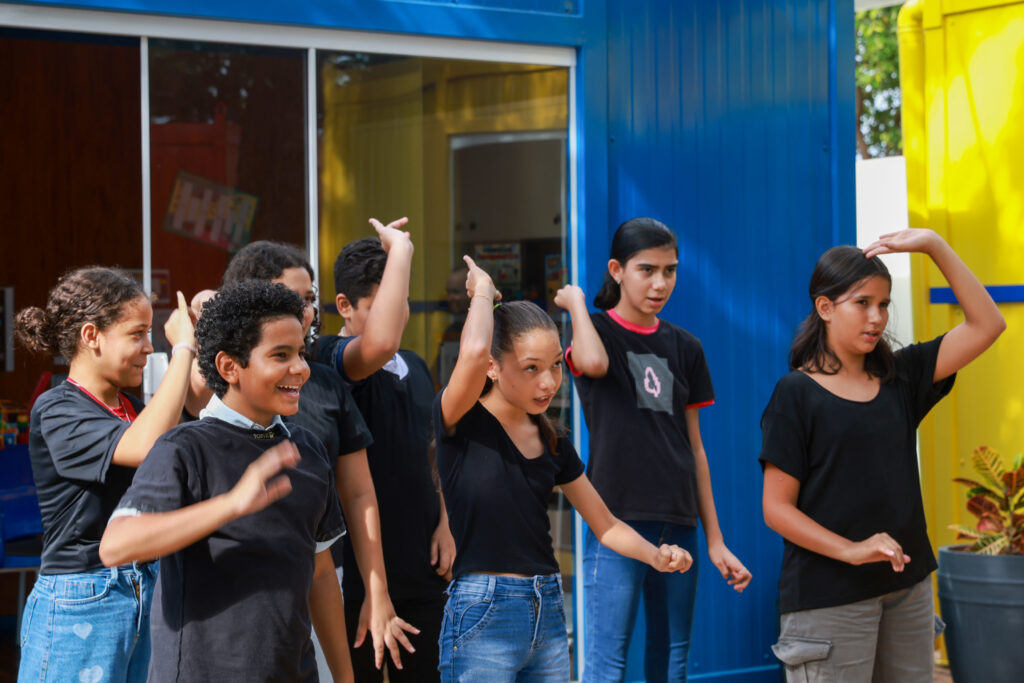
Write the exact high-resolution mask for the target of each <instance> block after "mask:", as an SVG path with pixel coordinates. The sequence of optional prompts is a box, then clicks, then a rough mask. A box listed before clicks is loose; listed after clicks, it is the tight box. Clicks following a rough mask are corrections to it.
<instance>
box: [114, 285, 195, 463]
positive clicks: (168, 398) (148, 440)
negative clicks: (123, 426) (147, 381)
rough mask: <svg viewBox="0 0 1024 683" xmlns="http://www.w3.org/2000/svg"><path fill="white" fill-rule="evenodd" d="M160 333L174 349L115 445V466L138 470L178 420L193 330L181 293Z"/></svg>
mask: <svg viewBox="0 0 1024 683" xmlns="http://www.w3.org/2000/svg"><path fill="white" fill-rule="evenodd" d="M164 334H166V335H167V341H169V342H170V343H171V344H172V345H173V348H174V349H177V350H176V351H175V350H172V351H171V361H170V363H169V364H168V366H167V372H166V374H164V378H163V380H162V381H161V382H160V387H159V388H158V389H157V391H156V394H154V395H153V398H152V400H150V402H149V404H148V405H147V406H146V407H145V408H144V409H143V410H142V412H140V413H139V416H138V417H137V418H135V421H134V422H132V424H131V426H130V427H128V429H127V430H125V433H124V434H123V435H122V436H121V440H120V441H118V442H117V448H116V449H115V450H114V457H113V463H114V464H115V465H124V466H126V467H138V466H139V464H140V463H141V462H142V461H143V460H145V458H146V455H147V454H148V453H149V449H150V448H152V447H153V444H154V443H156V440H157V439H159V438H160V437H161V436H162V435H163V433H164V432H166V431H167V430H168V429H170V428H171V427H173V426H175V425H176V424H178V421H179V420H180V419H181V409H182V407H184V405H185V394H186V393H187V392H188V387H189V375H190V374H191V372H192V359H193V358H194V357H195V347H196V337H195V327H194V326H193V324H192V317H191V315H190V314H189V307H188V305H187V304H186V303H185V297H184V295H183V294H182V293H181V292H178V308H177V309H176V310H175V311H173V312H172V313H171V317H170V318H168V319H167V323H166V324H164Z"/></svg>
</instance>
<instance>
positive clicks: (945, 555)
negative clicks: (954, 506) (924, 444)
mask: <svg viewBox="0 0 1024 683" xmlns="http://www.w3.org/2000/svg"><path fill="white" fill-rule="evenodd" d="M971 464H972V465H973V468H974V472H975V474H976V476H975V478H974V479H966V478H956V479H954V481H956V482H957V483H960V484H964V485H966V486H968V487H970V488H969V489H968V491H967V511H968V512H969V513H971V514H972V515H974V516H975V517H976V518H977V520H978V521H977V524H976V525H975V526H967V525H960V524H953V525H950V527H949V528H950V529H952V530H954V531H956V532H957V536H958V538H959V539H962V540H968V541H970V542H971V543H970V544H969V545H958V546H945V547H942V548H939V572H938V578H939V604H940V605H941V607H942V617H943V619H945V621H946V632H945V636H946V650H947V652H948V653H949V665H950V671H951V673H952V674H953V680H954V681H956V682H957V683H971V682H972V681H979V682H981V681H984V682H985V683H991V682H994V681H1019V680H1024V455H1018V456H1017V457H1016V458H1015V459H1014V462H1013V466H1012V467H1010V468H1007V467H1006V465H1005V463H1004V462H1003V459H1002V457H1001V456H1000V455H999V453H997V452H996V451H995V450H993V449H991V448H989V447H988V446H981V447H979V448H976V449H975V450H974V452H973V453H971Z"/></svg>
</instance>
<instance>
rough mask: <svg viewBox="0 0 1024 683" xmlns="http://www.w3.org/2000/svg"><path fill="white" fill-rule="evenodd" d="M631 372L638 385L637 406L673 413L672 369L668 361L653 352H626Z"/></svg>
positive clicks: (636, 385)
mask: <svg viewBox="0 0 1024 683" xmlns="http://www.w3.org/2000/svg"><path fill="white" fill-rule="evenodd" d="M626 360H627V361H628V363H629V374H630V375H631V376H632V377H633V383H634V385H635V387H636V407H637V408H646V409H647V410H656V411H659V412H663V413H668V414H669V415H671V414H672V380H673V377H672V371H671V370H669V368H668V361H667V360H665V359H664V358H661V357H659V356H655V355H654V354H653V353H633V352H632V351H627V352H626Z"/></svg>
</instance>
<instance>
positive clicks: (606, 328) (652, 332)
mask: <svg viewBox="0 0 1024 683" xmlns="http://www.w3.org/2000/svg"><path fill="white" fill-rule="evenodd" d="M590 319H591V321H592V322H593V323H594V328H595V329H596V330H597V333H598V335H600V337H601V341H602V342H603V343H604V347H605V350H606V351H607V353H608V371H607V373H606V374H605V376H604V377H600V378H591V377H587V376H585V375H581V374H579V373H577V372H576V371H575V369H574V368H573V366H572V355H571V353H572V347H571V346H570V348H569V350H568V351H567V352H566V358H567V360H568V361H569V368H570V370H572V371H573V375H574V379H573V381H574V382H575V383H576V389H577V391H579V394H580V405H581V407H582V408H583V416H584V418H586V421H587V429H588V430H590V460H589V461H588V462H587V474H588V475H589V476H590V480H591V481H592V482H593V484H594V488H595V489H597V492H598V493H600V494H601V497H602V498H603V499H604V501H605V503H607V505H608V508H609V509H610V510H611V511H612V513H613V514H614V515H615V516H616V517H618V518H619V519H625V520H636V521H653V522H667V523H670V524H681V525H685V526H696V524H697V519H698V509H697V470H696V461H695V459H694V455H693V449H692V447H691V445H690V434H689V430H688V429H687V426H686V410H687V409H688V408H695V407H697V408H699V407H703V406H707V405H710V404H712V403H714V400H715V391H714V388H713V387H712V385H711V373H710V371H709V370H708V364H707V361H706V359H705V358H704V349H703V347H702V346H701V343H700V340H698V339H697V338H696V337H695V336H693V335H692V334H690V333H689V332H687V331H686V330H684V329H683V328H681V327H677V326H676V325H673V324H672V323H670V322H667V321H665V320H658V321H657V322H656V323H655V324H654V325H651V326H640V325H635V324H633V323H630V322H628V321H626V320H624V319H623V318H622V317H621V316H619V315H618V314H617V313H615V311H614V310H610V311H605V312H601V313H594V314H592V315H591V316H590ZM624 424H628V425H629V429H623V428H622V427H623V425H624Z"/></svg>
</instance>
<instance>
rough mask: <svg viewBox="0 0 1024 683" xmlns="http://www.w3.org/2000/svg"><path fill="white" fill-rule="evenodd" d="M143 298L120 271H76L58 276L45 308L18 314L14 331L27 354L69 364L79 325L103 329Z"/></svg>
mask: <svg viewBox="0 0 1024 683" xmlns="http://www.w3.org/2000/svg"><path fill="white" fill-rule="evenodd" d="M145 296H146V293H145V292H144V291H142V287H141V285H139V283H138V281H136V280H135V278H133V277H131V276H130V275H127V274H126V273H124V272H122V271H120V270H116V269H114V268H104V267H102V266H88V267H85V268H79V269H77V270H72V271H69V272H67V273H65V274H64V275H62V276H61V278H60V280H58V281H57V284H56V285H55V286H54V288H53V289H51V290H50V293H49V296H48V297H47V300H46V308H45V309H44V308H39V307H38V306H29V307H28V308H24V309H22V310H21V311H19V312H18V317H17V319H16V320H15V323H14V330H15V333H16V335H17V338H18V341H19V342H21V343H22V345H24V346H25V348H27V349H29V350H30V351H34V352H36V353H48V354H51V355H55V354H59V355H61V356H63V357H64V358H65V359H67V360H68V361H70V360H71V359H72V358H74V357H75V354H76V353H77V352H78V343H79V340H80V338H81V332H82V326H83V325H85V324H86V323H92V324H94V325H95V326H96V327H97V329H99V330H100V331H102V330H105V329H107V328H108V327H110V325H112V324H113V323H115V322H117V321H118V320H119V319H120V318H121V313H122V312H123V311H124V307H125V305H127V304H128V303H130V302H132V301H135V300H136V299H138V298H139V297H145Z"/></svg>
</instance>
